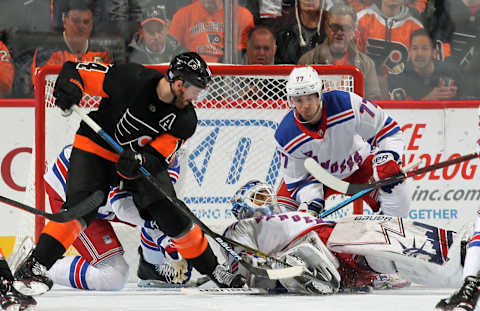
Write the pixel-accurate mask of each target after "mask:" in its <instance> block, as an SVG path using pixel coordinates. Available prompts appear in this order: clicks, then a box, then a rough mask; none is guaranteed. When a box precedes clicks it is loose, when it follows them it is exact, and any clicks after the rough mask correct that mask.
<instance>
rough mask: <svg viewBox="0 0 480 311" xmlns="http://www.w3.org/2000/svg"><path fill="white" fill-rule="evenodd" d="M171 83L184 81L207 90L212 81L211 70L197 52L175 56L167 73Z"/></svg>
mask: <svg viewBox="0 0 480 311" xmlns="http://www.w3.org/2000/svg"><path fill="white" fill-rule="evenodd" d="M167 77H168V79H169V80H170V81H175V80H178V79H180V80H184V81H186V82H189V83H191V84H193V85H195V86H197V87H199V88H202V89H204V88H206V87H207V86H208V84H209V83H210V81H211V80H212V77H211V72H210V69H208V65H207V63H206V62H205V61H204V60H203V58H202V57H201V56H200V55H198V54H197V53H195V52H186V53H182V54H179V55H177V56H175V57H174V58H173V59H172V61H171V62H170V67H169V68H168V71H167Z"/></svg>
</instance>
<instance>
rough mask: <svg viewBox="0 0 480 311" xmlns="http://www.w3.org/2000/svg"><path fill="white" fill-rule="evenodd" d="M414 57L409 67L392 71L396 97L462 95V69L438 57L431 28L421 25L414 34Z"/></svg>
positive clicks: (423, 97) (390, 77) (392, 84)
mask: <svg viewBox="0 0 480 311" xmlns="http://www.w3.org/2000/svg"><path fill="white" fill-rule="evenodd" d="M409 55H410V61H409V62H408V63H407V65H406V68H405V71H404V72H402V73H400V74H398V75H390V76H389V77H388V82H389V83H388V84H389V88H390V95H391V98H392V99H429V100H442V99H458V98H461V97H462V96H461V94H462V91H463V79H462V76H461V74H460V71H459V70H458V69H457V68H455V67H454V66H451V65H449V64H446V63H442V62H439V61H436V60H435V47H434V44H433V41H432V39H431V38H430V36H429V34H428V32H427V31H426V30H424V29H418V30H416V31H415V32H413V33H412V34H411V35H410V48H409Z"/></svg>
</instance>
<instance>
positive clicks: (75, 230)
mask: <svg viewBox="0 0 480 311" xmlns="http://www.w3.org/2000/svg"><path fill="white" fill-rule="evenodd" d="M82 230H83V228H82V225H81V224H80V222H79V221H78V220H72V221H69V222H65V223H58V222H54V221H49V222H48V224H47V225H46V226H45V228H44V229H43V231H42V233H45V234H48V235H49V236H51V237H53V238H54V239H55V240H57V241H58V242H60V243H61V244H62V245H63V247H65V250H67V249H68V248H69V247H70V245H72V244H73V242H74V241H75V240H76V239H77V237H78V235H79V234H80V232H82Z"/></svg>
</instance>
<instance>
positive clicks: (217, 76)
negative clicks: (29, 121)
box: [27, 65, 364, 237]
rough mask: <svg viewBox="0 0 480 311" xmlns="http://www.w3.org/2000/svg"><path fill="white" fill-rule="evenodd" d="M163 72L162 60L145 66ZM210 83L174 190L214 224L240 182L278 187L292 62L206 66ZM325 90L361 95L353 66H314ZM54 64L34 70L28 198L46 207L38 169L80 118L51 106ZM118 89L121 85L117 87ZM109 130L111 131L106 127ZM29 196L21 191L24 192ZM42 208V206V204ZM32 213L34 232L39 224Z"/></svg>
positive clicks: (226, 213)
mask: <svg viewBox="0 0 480 311" xmlns="http://www.w3.org/2000/svg"><path fill="white" fill-rule="evenodd" d="M148 67H151V68H154V69H156V70H159V71H160V72H162V73H165V72H166V70H167V69H168V66H167V65H161V66H148ZM209 67H210V70H211V72H212V77H213V81H212V83H211V85H209V88H208V94H207V95H206V97H205V99H203V100H202V101H201V102H196V103H194V105H195V107H196V112H197V115H198V125H197V130H196V132H195V134H194V135H193V136H192V137H191V138H190V139H189V140H188V141H187V143H186V144H185V145H184V147H182V149H181V152H180V154H179V160H180V163H181V171H180V178H179V181H178V185H177V186H176V188H177V189H178V191H177V192H178V196H179V198H181V199H183V200H184V201H185V202H186V203H187V205H188V206H189V207H191V208H192V210H193V211H194V212H195V214H196V215H197V216H198V217H199V218H200V219H202V221H204V222H205V223H206V224H207V225H209V226H212V228H213V229H214V230H215V229H216V230H223V228H225V227H226V226H227V225H228V224H229V223H231V222H232V221H233V220H234V219H233V216H232V215H231V213H230V206H229V201H230V198H231V196H232V195H233V193H234V192H235V191H236V190H237V189H238V188H239V187H240V186H241V185H242V184H244V183H245V182H247V181H248V180H250V179H253V178H256V179H260V180H263V181H266V182H267V183H269V184H271V185H272V186H274V187H277V186H278V184H279V182H280V180H281V178H280V177H279V175H278V166H279V161H278V155H277V152H276V150H275V143H274V140H273V134H274V132H275V130H276V128H277V126H278V124H279V122H280V121H281V119H282V118H283V116H284V115H285V114H286V113H287V111H288V110H289V105H288V103H287V100H286V94H285V84H286V81H287V78H288V74H289V73H290V71H291V70H292V69H293V68H294V67H298V66H294V65H273V66H261V65H248V66H247V65H210V66H209ZM313 67H314V68H315V69H316V70H317V71H318V73H319V75H320V77H321V79H322V80H323V82H324V88H325V91H328V90H332V89H341V90H346V91H351V92H355V93H357V94H359V95H360V96H363V89H364V86H363V76H362V74H361V72H360V71H359V70H358V69H357V68H356V67H353V66H331V65H317V66H313ZM60 69H61V67H60V66H44V67H41V68H40V69H39V70H38V71H37V73H36V75H35V81H34V83H35V96H36V99H37V105H36V108H35V148H34V153H35V164H34V167H35V176H34V178H33V185H32V186H31V187H27V188H28V189H29V190H28V191H31V192H32V193H31V196H32V198H31V199H30V201H31V202H35V206H36V207H37V208H39V209H41V210H46V209H47V204H46V197H45V188H44V184H43V175H44V173H45V170H46V169H47V168H48V167H50V166H51V163H52V161H54V160H55V159H56V157H57V155H58V153H59V152H60V150H61V149H62V148H63V147H64V146H65V145H67V144H70V143H72V141H73V136H74V133H75V131H76V129H77V127H78V124H79V122H80V120H79V118H78V117H77V116H75V115H74V114H72V116H70V117H68V118H64V117H62V116H61V112H60V109H58V108H55V106H54V97H53V85H54V82H55V79H56V76H57V75H58V73H59V72H60ZM119 87H121V86H119ZM99 100H100V98H98V97H91V96H89V95H88V94H86V95H85V96H84V97H83V98H82V102H81V104H80V106H81V107H82V108H84V109H86V111H90V110H92V109H96V108H97V107H98V104H99ZM109 134H112V133H109ZM27 195H28V194H27ZM47 210H48V209H47ZM43 225H44V223H43V219H42V218H37V221H36V231H35V232H36V235H37V237H38V234H39V233H40V231H41V230H42V228H43Z"/></svg>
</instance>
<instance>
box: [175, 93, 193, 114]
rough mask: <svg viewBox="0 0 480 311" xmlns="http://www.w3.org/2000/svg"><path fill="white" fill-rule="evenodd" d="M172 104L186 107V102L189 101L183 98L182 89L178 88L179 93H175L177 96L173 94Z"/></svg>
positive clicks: (180, 107)
mask: <svg viewBox="0 0 480 311" xmlns="http://www.w3.org/2000/svg"><path fill="white" fill-rule="evenodd" d="M173 104H174V105H175V107H177V108H178V109H183V108H185V107H187V106H188V104H190V101H188V100H187V99H185V92H184V91H183V90H179V94H177V96H175V100H174V102H173Z"/></svg>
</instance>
